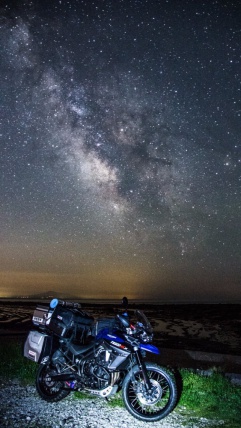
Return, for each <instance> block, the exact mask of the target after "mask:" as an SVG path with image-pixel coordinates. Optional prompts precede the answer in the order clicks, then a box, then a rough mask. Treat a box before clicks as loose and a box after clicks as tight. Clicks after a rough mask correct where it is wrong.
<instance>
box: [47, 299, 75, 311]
mask: <svg viewBox="0 0 241 428" xmlns="http://www.w3.org/2000/svg"><path fill="white" fill-rule="evenodd" d="M58 305H61V306H64V307H65V308H73V309H80V308H81V304H80V303H75V302H66V301H65V300H59V299H53V300H51V302H50V304H49V306H50V308H51V309H55V308H56V306H58Z"/></svg>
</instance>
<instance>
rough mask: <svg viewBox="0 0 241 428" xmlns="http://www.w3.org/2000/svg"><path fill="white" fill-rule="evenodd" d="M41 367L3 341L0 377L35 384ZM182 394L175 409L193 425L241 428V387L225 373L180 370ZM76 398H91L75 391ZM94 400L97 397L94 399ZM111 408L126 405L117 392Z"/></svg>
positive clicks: (14, 345)
mask: <svg viewBox="0 0 241 428" xmlns="http://www.w3.org/2000/svg"><path fill="white" fill-rule="evenodd" d="M37 368H38V365H37V364H35V363H33V362H31V361H29V360H27V359H26V358H24V357H23V346H22V344H21V343H20V342H17V341H13V340H12V341H7V340H4V341H2V342H1V343H0V376H1V377H2V378H6V379H14V378H18V379H19V380H20V381H21V382H22V383H25V384H27V383H34V381H35V373H36V370H37ZM180 374H181V379H182V391H181V397H180V400H179V403H178V406H177V407H176V411H177V412H179V413H180V414H181V415H182V416H184V417H185V419H186V420H187V424H188V425H189V426H190V423H191V421H192V420H193V424H194V426H197V425H198V419H199V418H206V419H209V420H210V424H209V427H210V428H212V427H213V428H214V427H217V426H218V424H217V423H216V422H215V421H224V422H223V425H222V426H223V427H224V428H240V426H241V387H240V386H237V385H233V384H232V383H231V382H230V381H229V380H228V379H227V378H225V377H224V376H223V374H222V373H220V372H218V371H217V370H215V369H213V371H212V374H211V375H210V376H204V375H200V374H198V373H197V372H194V371H191V370H187V369H181V370H180ZM75 397H76V399H81V398H89V396H87V395H86V394H84V393H81V392H76V393H75ZM91 398H92V399H93V398H94V397H93V396H91ZM108 403H109V405H110V406H112V407H115V406H123V402H122V398H121V394H120V393H118V394H116V395H115V396H114V397H111V398H110V400H109V401H108ZM211 421H213V423H212V422H211Z"/></svg>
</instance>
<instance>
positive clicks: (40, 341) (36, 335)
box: [24, 331, 52, 363]
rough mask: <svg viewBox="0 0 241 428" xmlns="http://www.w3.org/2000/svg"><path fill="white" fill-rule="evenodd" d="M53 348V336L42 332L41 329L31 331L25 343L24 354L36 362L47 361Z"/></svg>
mask: <svg viewBox="0 0 241 428" xmlns="http://www.w3.org/2000/svg"><path fill="white" fill-rule="evenodd" d="M51 349H52V337H51V336H48V335H47V334H44V333H40V332H39V331H30V332H29V334H28V337H27V339H26V341H25V344H24V356H25V357H26V358H28V359H29V360H32V361H35V362H36V363H38V362H40V363H41V362H46V361H47V360H48V358H49V355H50V353H51ZM43 360H45V361H43Z"/></svg>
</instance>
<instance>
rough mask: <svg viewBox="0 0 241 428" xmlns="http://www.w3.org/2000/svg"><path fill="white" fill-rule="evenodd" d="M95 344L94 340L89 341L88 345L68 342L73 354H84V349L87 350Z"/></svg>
mask: <svg viewBox="0 0 241 428" xmlns="http://www.w3.org/2000/svg"><path fill="white" fill-rule="evenodd" d="M94 346H95V342H92V343H89V344H88V345H76V344H75V343H70V344H69V346H68V348H69V350H70V352H72V354H74V355H80V354H84V353H85V352H86V351H89V350H90V349H92V348H93V347H94Z"/></svg>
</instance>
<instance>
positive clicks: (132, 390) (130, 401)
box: [122, 363, 177, 422]
mask: <svg viewBox="0 0 241 428" xmlns="http://www.w3.org/2000/svg"><path fill="white" fill-rule="evenodd" d="M146 369H147V373H148V377H149V379H150V383H151V389H149V390H148V389H147V387H146V384H145V382H144V378H143V373H142V370H141V369H140V368H139V367H138V366H134V367H133V368H132V369H131V370H130V372H129V373H128V375H127V376H126V377H125V379H124V382H123V386H122V396H123V401H124V403H125V406H126V408H127V410H128V411H129V412H130V413H131V414H132V416H134V417H135V418H137V419H140V420H141V421H145V422H155V421H159V420H160V419H163V418H165V417H166V416H167V415H168V414H169V413H170V412H171V411H172V410H173V409H174V407H175V405H176V403H177V387H176V381H175V379H174V377H173V376H172V374H171V373H169V372H168V371H166V370H165V369H163V368H162V367H159V366H158V365H157V364H153V363H146Z"/></svg>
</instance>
